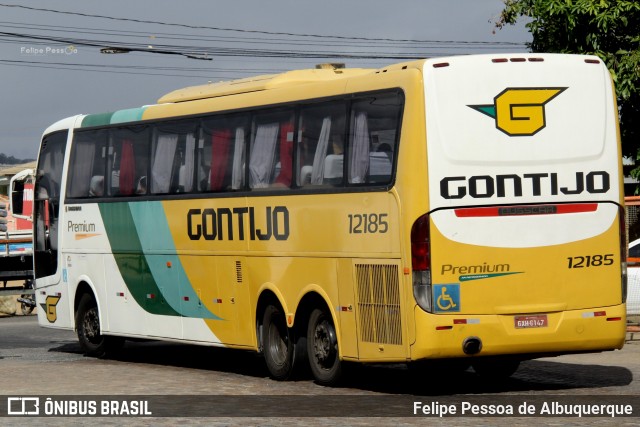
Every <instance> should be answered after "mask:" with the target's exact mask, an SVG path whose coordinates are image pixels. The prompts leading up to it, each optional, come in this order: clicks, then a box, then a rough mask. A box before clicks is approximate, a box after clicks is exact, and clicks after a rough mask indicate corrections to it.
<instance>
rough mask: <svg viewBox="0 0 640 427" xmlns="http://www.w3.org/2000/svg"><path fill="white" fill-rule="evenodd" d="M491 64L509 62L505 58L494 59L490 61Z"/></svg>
mask: <svg viewBox="0 0 640 427" xmlns="http://www.w3.org/2000/svg"><path fill="white" fill-rule="evenodd" d="M491 62H494V63H501V62H509V60H508V59H507V58H494V59H492V60H491Z"/></svg>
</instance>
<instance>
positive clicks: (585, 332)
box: [411, 304, 626, 360]
mask: <svg viewBox="0 0 640 427" xmlns="http://www.w3.org/2000/svg"><path fill="white" fill-rule="evenodd" d="M415 319H416V339H415V341H414V343H413V344H412V345H411V359H412V360H421V359H440V358H450V357H468V356H496V355H521V356H522V357H523V358H533V357H536V356H543V355H553V354H566V353H581V352H597V351H604V350H614V349H620V348H622V346H623V345H624V340H625V336H626V306H625V304H620V305H616V306H611V307H604V308H598V309H583V310H571V311H563V312H554V313H535V314H534V313H530V314H529V313H528V314H522V315H519V314H518V315H516V314H510V315H467V314H447V315H443V314H437V315H434V314H429V313H425V312H424V311H422V310H421V309H420V308H419V307H417V306H416V307H415ZM470 339H471V340H475V339H478V340H479V341H480V348H479V351H477V352H476V353H475V354H467V353H465V351H464V350H463V345H464V343H465V342H469V340H470ZM473 347H474V346H471V348H473ZM475 347H477V346H475ZM468 351H469V346H467V352H468Z"/></svg>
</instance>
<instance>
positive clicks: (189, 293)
mask: <svg viewBox="0 0 640 427" xmlns="http://www.w3.org/2000/svg"><path fill="white" fill-rule="evenodd" d="M129 209H130V210H131V217H132V218H133V222H134V224H135V226H136V232H137V236H138V239H139V240H140V244H141V245H142V248H143V251H145V250H147V251H148V250H149V249H150V250H151V251H152V254H150V253H145V260H146V262H147V265H148V266H149V270H150V271H151V274H152V275H153V278H154V280H155V282H156V284H157V285H158V288H159V289H160V292H161V293H162V296H163V297H164V299H165V300H166V301H167V302H168V303H169V305H171V307H172V308H173V309H174V310H176V311H177V312H179V313H180V314H181V315H182V316H185V317H195V318H200V319H214V320H222V319H221V318H220V317H218V316H216V315H215V314H213V313H212V312H210V311H209V309H207V307H206V306H205V304H204V303H203V302H202V301H201V300H200V298H199V297H198V295H197V293H196V291H195V290H194V289H193V286H192V285H191V283H190V282H189V278H188V277H187V273H186V272H185V271H184V267H183V266H182V263H181V262H180V257H178V255H177V251H176V249H175V245H174V243H173V236H172V235H171V230H170V229H169V223H168V221H167V216H166V215H165V212H164V207H163V205H162V202H139V203H130V204H129Z"/></svg>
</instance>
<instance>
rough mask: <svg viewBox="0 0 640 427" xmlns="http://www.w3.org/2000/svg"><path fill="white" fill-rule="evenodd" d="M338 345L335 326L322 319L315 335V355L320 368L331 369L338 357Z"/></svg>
mask: <svg viewBox="0 0 640 427" xmlns="http://www.w3.org/2000/svg"><path fill="white" fill-rule="evenodd" d="M336 344H337V342H336V334H335V331H334V329H333V325H332V324H331V323H330V322H329V321H328V320H327V319H322V320H321V321H320V322H318V325H317V326H316V328H315V331H314V334H313V349H314V351H313V354H314V358H315V360H316V362H317V365H318V367H320V368H322V369H327V370H328V369H331V367H332V366H333V365H334V362H335V358H336V355H337V350H336Z"/></svg>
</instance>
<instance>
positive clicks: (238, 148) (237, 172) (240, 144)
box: [231, 128, 244, 190]
mask: <svg viewBox="0 0 640 427" xmlns="http://www.w3.org/2000/svg"><path fill="white" fill-rule="evenodd" d="M243 183H244V128H237V129H236V143H235V147H234V150H233V175H232V177H231V188H232V189H234V190H239V189H241V188H242V185H243Z"/></svg>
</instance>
